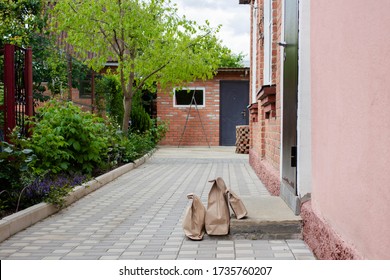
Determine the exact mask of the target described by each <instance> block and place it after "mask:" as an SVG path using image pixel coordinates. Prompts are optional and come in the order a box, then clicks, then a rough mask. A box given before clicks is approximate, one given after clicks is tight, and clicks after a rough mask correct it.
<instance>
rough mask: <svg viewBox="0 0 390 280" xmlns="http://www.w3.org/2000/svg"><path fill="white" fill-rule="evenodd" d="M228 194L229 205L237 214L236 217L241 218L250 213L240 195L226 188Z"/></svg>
mask: <svg viewBox="0 0 390 280" xmlns="http://www.w3.org/2000/svg"><path fill="white" fill-rule="evenodd" d="M226 194H227V197H228V201H229V205H230V207H231V208H232V210H233V213H234V215H235V216H236V218H237V219H238V220H239V219H242V218H244V217H246V215H247V214H248V211H247V210H246V208H245V205H244V203H243V202H242V200H241V199H240V198H239V197H238V195H236V194H235V193H234V192H233V191H232V190H230V189H228V190H226Z"/></svg>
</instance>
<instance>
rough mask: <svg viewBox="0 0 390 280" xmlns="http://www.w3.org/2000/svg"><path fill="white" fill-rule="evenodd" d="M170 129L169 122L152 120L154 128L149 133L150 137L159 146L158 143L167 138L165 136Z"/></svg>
mask: <svg viewBox="0 0 390 280" xmlns="http://www.w3.org/2000/svg"><path fill="white" fill-rule="evenodd" d="M168 129H169V126H168V123H167V122H163V121H160V120H157V119H152V126H151V128H150V130H149V131H148V133H149V135H150V136H149V137H150V138H151V139H152V141H153V143H155V144H156V145H157V144H158V142H160V141H161V140H162V139H163V138H164V137H165V134H166V133H167V131H168Z"/></svg>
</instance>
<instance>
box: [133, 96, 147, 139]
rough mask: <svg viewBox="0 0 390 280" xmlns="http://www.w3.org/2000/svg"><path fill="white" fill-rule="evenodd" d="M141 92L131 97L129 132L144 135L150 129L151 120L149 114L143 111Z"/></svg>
mask: <svg viewBox="0 0 390 280" xmlns="http://www.w3.org/2000/svg"><path fill="white" fill-rule="evenodd" d="M141 95H142V92H141V91H138V92H137V93H136V94H135V95H134V97H133V104H132V110H131V118H130V119H131V131H132V132H138V133H145V132H146V131H148V130H150V128H151V127H152V120H151V119H150V116H149V114H148V113H147V112H146V111H145V108H144V107H143V104H142V99H141Z"/></svg>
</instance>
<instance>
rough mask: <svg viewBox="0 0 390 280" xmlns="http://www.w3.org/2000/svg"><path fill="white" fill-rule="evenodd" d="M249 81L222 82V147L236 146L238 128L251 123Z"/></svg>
mask: <svg viewBox="0 0 390 280" xmlns="http://www.w3.org/2000/svg"><path fill="white" fill-rule="evenodd" d="M248 104H249V81H221V82H220V140H219V142H220V145H221V146H234V145H235V144H236V126H237V125H247V124H248V121H249V117H248V109H247V106H248Z"/></svg>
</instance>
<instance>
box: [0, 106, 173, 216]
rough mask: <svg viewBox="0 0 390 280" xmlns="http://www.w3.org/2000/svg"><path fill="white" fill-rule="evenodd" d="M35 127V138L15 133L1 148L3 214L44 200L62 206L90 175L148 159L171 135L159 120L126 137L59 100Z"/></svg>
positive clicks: (46, 109)
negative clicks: (77, 186) (67, 197)
mask: <svg viewBox="0 0 390 280" xmlns="http://www.w3.org/2000/svg"><path fill="white" fill-rule="evenodd" d="M30 125H31V126H32V136H31V137H30V138H26V139H25V138H19V137H18V135H17V134H16V131H17V129H15V131H14V133H13V134H11V141H12V143H13V144H8V143H5V142H2V143H1V146H0V148H1V149H0V186H1V190H0V215H2V212H4V210H7V211H8V210H10V209H23V208H24V207H28V206H30V205H32V204H33V203H37V202H40V201H46V202H49V203H52V204H55V205H57V206H58V207H62V206H63V205H64V202H65V198H66V195H67V194H68V193H69V192H70V191H71V190H72V187H73V186H74V185H76V184H78V183H79V182H81V180H83V178H84V179H85V176H84V175H87V176H88V177H89V176H91V175H92V176H96V175H100V174H101V173H102V172H106V171H107V170H109V169H112V168H115V167H117V166H119V165H121V164H124V163H128V162H132V161H134V160H136V159H138V158H140V157H142V156H143V155H145V154H146V153H148V152H150V151H151V150H152V149H153V148H154V147H155V146H156V144H157V143H158V141H159V140H161V138H162V137H163V136H164V135H165V132H166V130H167V126H166V124H165V123H157V122H156V121H154V122H153V125H152V127H151V128H150V129H149V130H147V131H145V132H143V133H139V132H137V133H135V132H133V133H131V134H129V135H128V137H126V136H124V134H123V133H122V132H121V131H120V128H119V125H117V124H115V122H110V121H109V120H104V119H102V118H99V117H97V116H95V115H93V114H91V113H88V112H82V111H81V110H80V108H79V107H76V106H75V105H73V104H72V103H70V102H60V101H56V100H55V99H53V100H51V101H49V102H47V103H46V104H45V105H44V106H43V107H41V108H40V109H39V111H38V114H37V115H36V117H35V118H34V119H33V120H31V121H30ZM79 172H82V173H83V174H81V175H80V174H79ZM69 178H71V179H72V180H71V181H70V180H69ZM77 180H78V181H77Z"/></svg>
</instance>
